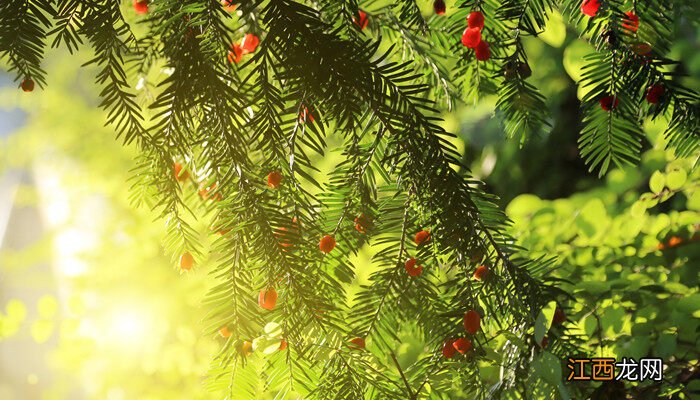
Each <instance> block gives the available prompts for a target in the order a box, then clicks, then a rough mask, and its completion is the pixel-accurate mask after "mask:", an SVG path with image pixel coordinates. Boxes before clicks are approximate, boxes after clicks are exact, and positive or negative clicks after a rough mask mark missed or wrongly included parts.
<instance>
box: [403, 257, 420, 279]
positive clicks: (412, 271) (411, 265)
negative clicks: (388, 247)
mask: <svg viewBox="0 0 700 400" xmlns="http://www.w3.org/2000/svg"><path fill="white" fill-rule="evenodd" d="M417 262H418V260H416V259H415V258H413V257H411V258H409V259H408V260H407V261H406V264H404V266H405V267H406V272H408V275H410V276H418V275H420V274H422V273H423V266H421V265H419V266H417V267H416V263H417Z"/></svg>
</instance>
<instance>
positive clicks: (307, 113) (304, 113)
mask: <svg viewBox="0 0 700 400" xmlns="http://www.w3.org/2000/svg"><path fill="white" fill-rule="evenodd" d="M307 120H308V121H309V122H314V113H313V112H312V111H311V110H309V107H307V106H305V105H302V106H301V110H299V123H301V124H303V123H306V121H307Z"/></svg>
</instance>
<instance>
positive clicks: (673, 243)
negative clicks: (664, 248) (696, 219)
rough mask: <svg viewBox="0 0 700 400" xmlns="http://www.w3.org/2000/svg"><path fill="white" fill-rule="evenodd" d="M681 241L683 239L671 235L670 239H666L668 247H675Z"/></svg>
mask: <svg viewBox="0 0 700 400" xmlns="http://www.w3.org/2000/svg"><path fill="white" fill-rule="evenodd" d="M681 243H683V239H681V238H680V237H679V236H671V238H670V239H668V243H667V244H668V247H676V246H678V245H679V244H681Z"/></svg>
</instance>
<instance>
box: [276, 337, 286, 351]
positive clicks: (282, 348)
mask: <svg viewBox="0 0 700 400" xmlns="http://www.w3.org/2000/svg"><path fill="white" fill-rule="evenodd" d="M278 350H279V351H284V350H287V341H286V340H284V339H282V341H281V342H280V348H279V349H278Z"/></svg>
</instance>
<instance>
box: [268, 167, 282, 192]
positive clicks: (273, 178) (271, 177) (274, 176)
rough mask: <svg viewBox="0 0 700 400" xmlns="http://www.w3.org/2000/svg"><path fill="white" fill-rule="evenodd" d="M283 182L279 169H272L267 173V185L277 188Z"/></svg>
mask: <svg viewBox="0 0 700 400" xmlns="http://www.w3.org/2000/svg"><path fill="white" fill-rule="evenodd" d="M281 182H282V174H281V173H280V172H279V171H272V172H270V173H269V174H267V186H269V187H271V188H273V189H277V188H279V187H280V183H281Z"/></svg>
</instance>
